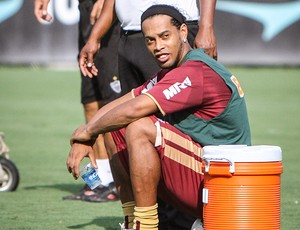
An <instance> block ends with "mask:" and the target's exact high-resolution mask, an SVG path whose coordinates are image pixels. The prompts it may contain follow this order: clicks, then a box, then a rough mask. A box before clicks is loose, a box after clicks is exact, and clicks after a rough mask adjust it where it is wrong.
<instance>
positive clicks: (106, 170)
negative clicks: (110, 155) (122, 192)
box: [96, 159, 114, 186]
mask: <svg viewBox="0 0 300 230" xmlns="http://www.w3.org/2000/svg"><path fill="white" fill-rule="evenodd" d="M96 163H97V166H98V175H99V177H100V179H101V181H102V182H101V184H102V185H103V186H108V185H109V184H110V183H111V182H113V181H114V179H113V176H112V174H111V170H110V165H109V160H108V159H96Z"/></svg>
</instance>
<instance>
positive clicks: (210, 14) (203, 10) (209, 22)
mask: <svg viewBox="0 0 300 230" xmlns="http://www.w3.org/2000/svg"><path fill="white" fill-rule="evenodd" d="M215 8H216V0H200V24H199V25H200V26H202V27H203V26H204V27H213V25H214V15H215Z"/></svg>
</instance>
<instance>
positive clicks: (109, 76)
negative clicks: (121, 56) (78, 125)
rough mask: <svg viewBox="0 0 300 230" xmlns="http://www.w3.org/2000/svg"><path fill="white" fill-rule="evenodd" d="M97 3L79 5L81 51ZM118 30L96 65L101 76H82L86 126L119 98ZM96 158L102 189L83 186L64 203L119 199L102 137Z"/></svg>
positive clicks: (109, 37) (109, 36) (107, 40)
mask: <svg viewBox="0 0 300 230" xmlns="http://www.w3.org/2000/svg"><path fill="white" fill-rule="evenodd" d="M94 2H95V1H93V0H86V1H80V3H79V11H80V21H79V37H78V45H79V47H78V48H79V51H80V50H81V49H82V47H83V46H84V45H85V43H86V41H87V39H88V37H89V34H90V32H91V29H92V25H91V24H90V13H91V11H92V9H93V5H94ZM119 27H120V26H119V24H118V23H116V24H115V25H114V26H113V28H112V29H111V30H110V32H109V33H108V34H107V35H106V36H105V37H104V39H103V44H102V50H101V53H99V54H98V55H97V56H96V58H95V65H97V67H98V69H99V70H100V71H99V75H100V76H96V77H94V78H92V79H90V78H87V77H84V76H83V75H82V74H81V103H82V104H83V108H84V116H85V120H86V122H88V121H89V120H90V119H91V118H92V117H93V116H94V114H95V113H96V112H97V111H98V109H99V108H100V107H101V106H102V105H103V104H106V103H108V102H109V101H112V100H114V99H116V98H117V97H119V96H120V92H121V89H120V82H119V80H118V77H117V72H118V66H117V51H116V49H115V47H116V46H117V45H118V41H119ZM95 155H96V156H95V157H96V161H97V165H98V174H99V176H100V178H101V180H102V186H100V187H98V188H96V189H95V190H94V191H91V190H90V189H89V188H88V187H87V186H84V188H83V189H82V190H81V191H80V192H78V193H75V194H73V195H70V196H66V197H64V198H63V199H72V200H86V201H91V202H103V201H111V200H117V199H118V197H117V193H116V190H115V186H114V183H113V177H112V173H111V170H110V165H109V159H108V156H107V153H106V149H105V146H104V144H103V140H102V136H99V138H98V139H97V141H96V144H95Z"/></svg>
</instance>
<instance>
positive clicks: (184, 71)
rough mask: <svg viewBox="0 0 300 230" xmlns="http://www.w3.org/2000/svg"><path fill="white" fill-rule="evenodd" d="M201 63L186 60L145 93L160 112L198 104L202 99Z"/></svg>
mask: <svg viewBox="0 0 300 230" xmlns="http://www.w3.org/2000/svg"><path fill="white" fill-rule="evenodd" d="M203 65H204V64H203V63H202V62H199V61H188V62H186V63H184V64H183V65H182V66H180V67H177V68H175V69H173V70H171V71H169V72H168V73H167V74H166V75H165V76H164V77H163V78H162V79H161V80H160V81H159V82H158V83H157V84H156V85H155V86H154V87H152V88H151V89H150V90H148V91H147V92H144V93H145V94H147V95H149V96H150V97H151V98H152V99H153V100H154V101H155V103H156V104H157V106H158V107H159V109H160V110H161V113H162V114H164V115H165V114H168V113H173V112H176V111H180V110H183V109H187V108H191V107H194V106H199V105H200V104H201V103H202V100H203Z"/></svg>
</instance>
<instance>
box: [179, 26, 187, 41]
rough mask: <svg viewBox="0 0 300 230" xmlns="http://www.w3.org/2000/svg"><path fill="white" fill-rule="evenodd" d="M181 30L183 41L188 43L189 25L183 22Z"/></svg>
mask: <svg viewBox="0 0 300 230" xmlns="http://www.w3.org/2000/svg"><path fill="white" fill-rule="evenodd" d="M180 32H181V36H182V38H183V42H184V43H186V42H187V39H186V38H187V35H188V29H187V25H186V24H182V25H181V26H180Z"/></svg>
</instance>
